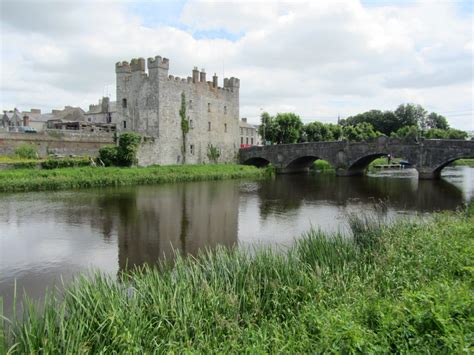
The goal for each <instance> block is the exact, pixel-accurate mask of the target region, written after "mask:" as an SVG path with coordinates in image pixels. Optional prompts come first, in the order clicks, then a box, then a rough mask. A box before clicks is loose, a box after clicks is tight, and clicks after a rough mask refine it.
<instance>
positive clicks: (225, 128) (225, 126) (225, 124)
mask: <svg viewBox="0 0 474 355" xmlns="http://www.w3.org/2000/svg"><path fill="white" fill-rule="evenodd" d="M224 132H226V133H227V123H224Z"/></svg>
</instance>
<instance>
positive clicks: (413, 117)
mask: <svg viewBox="0 0 474 355" xmlns="http://www.w3.org/2000/svg"><path fill="white" fill-rule="evenodd" d="M394 113H395V115H396V116H397V118H398V120H399V121H400V124H401V127H404V126H418V127H419V128H420V129H421V130H422V131H425V130H426V114H427V112H426V110H425V109H424V108H423V107H422V106H421V105H415V104H412V103H408V104H402V105H400V106H398V107H397V109H396V110H395V112H394Z"/></svg>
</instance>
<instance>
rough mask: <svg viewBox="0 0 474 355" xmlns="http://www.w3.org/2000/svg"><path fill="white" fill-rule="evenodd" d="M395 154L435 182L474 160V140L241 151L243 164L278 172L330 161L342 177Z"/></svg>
mask: <svg viewBox="0 0 474 355" xmlns="http://www.w3.org/2000/svg"><path fill="white" fill-rule="evenodd" d="M387 154H391V155H392V157H396V158H402V159H403V160H407V161H408V162H409V163H410V164H412V165H413V167H414V168H415V169H416V170H418V176H419V178H420V179H434V178H438V177H439V176H440V173H441V170H442V169H443V168H444V167H445V166H446V165H448V164H450V163H452V162H453V161H455V160H457V159H462V158H474V141H472V140H471V141H465V140H448V139H421V140H420V141H413V140H412V141H409V140H401V139H395V138H388V137H385V136H382V137H379V138H377V139H375V140H373V141H370V142H347V141H338V142H311V143H297V144H278V145H269V146H262V147H251V148H245V149H241V150H240V162H241V163H242V164H246V165H255V166H258V167H262V166H265V165H267V164H269V163H271V164H272V165H273V166H275V168H276V169H277V173H280V174H284V173H298V172H305V171H308V169H309V167H310V166H311V164H312V163H313V162H314V161H315V160H317V159H323V160H326V161H328V162H329V163H330V164H331V165H332V166H333V167H334V169H335V170H336V174H337V175H338V176H352V175H363V174H364V173H365V171H366V169H367V166H368V165H369V164H370V163H371V162H372V161H373V160H374V159H376V158H379V157H384V156H386V155H387Z"/></svg>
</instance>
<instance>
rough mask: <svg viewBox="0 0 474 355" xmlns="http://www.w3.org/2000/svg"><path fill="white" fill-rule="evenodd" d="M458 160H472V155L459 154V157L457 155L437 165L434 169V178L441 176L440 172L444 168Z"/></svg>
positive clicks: (473, 156)
mask: <svg viewBox="0 0 474 355" xmlns="http://www.w3.org/2000/svg"><path fill="white" fill-rule="evenodd" d="M459 159H474V155H470V154H461V155H457V156H455V157H451V158H448V159H446V160H444V161H443V162H442V163H441V164H438V165H437V166H436V167H435V168H434V170H433V175H434V176H435V177H439V176H440V175H441V170H443V169H444V168H445V167H447V166H448V165H449V164H451V163H452V162H455V161H456V160H459Z"/></svg>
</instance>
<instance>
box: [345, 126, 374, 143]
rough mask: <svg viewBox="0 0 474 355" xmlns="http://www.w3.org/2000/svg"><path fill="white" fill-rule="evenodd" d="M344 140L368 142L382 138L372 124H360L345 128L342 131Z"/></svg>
mask: <svg viewBox="0 0 474 355" xmlns="http://www.w3.org/2000/svg"><path fill="white" fill-rule="evenodd" d="M342 133H343V136H344V138H346V139H347V140H348V141H352V142H367V141H370V140H372V139H374V138H377V137H379V136H380V132H376V131H375V130H374V127H373V126H372V125H371V124H370V123H366V122H363V123H358V124H357V125H355V126H345V127H344V128H343V129H342Z"/></svg>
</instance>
